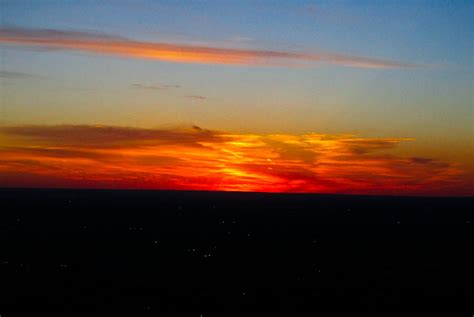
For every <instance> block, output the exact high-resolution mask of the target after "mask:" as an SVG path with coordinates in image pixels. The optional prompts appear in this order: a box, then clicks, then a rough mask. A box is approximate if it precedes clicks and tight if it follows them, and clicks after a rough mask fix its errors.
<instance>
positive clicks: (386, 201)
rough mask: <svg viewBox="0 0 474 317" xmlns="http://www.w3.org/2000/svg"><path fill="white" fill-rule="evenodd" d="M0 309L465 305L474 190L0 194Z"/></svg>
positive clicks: (472, 294)
mask: <svg viewBox="0 0 474 317" xmlns="http://www.w3.org/2000/svg"><path fill="white" fill-rule="evenodd" d="M0 210H1V212H0V281H1V282H0V291H1V293H2V294H3V295H1V296H0V314H2V316H3V314H5V316H8V314H7V312H46V311H53V312H73V311H77V312H94V311H99V312H111V311H120V312H123V311H129V312H134V314H137V313H141V312H143V313H147V312H150V313H153V312H163V311H168V312H196V313H197V315H196V316H199V314H203V316H206V313H208V312H222V311H224V312H232V311H243V312H246V311H250V312H261V311H266V312H268V311H270V312H275V311H288V312H314V311H329V312H332V311H346V312H347V311H358V312H365V311H371V312H375V311H378V312H407V311H409V312H472V311H473V310H474V288H473V285H474V273H473V268H474V259H473V257H472V246H473V242H474V227H473V226H474V213H473V210H474V198H468V197H466V198H440V197H380V196H344V195H310V194H263V193H229V192H180V191H124V190H53V189H1V190H0Z"/></svg>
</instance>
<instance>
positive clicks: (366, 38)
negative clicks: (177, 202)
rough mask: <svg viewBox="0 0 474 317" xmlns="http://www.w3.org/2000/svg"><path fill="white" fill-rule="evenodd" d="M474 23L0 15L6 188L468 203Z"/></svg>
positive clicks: (473, 139)
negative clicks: (439, 198)
mask: <svg viewBox="0 0 474 317" xmlns="http://www.w3.org/2000/svg"><path fill="white" fill-rule="evenodd" d="M473 6H474V5H473V2H472V1H383V2H380V1H180V2H176V1H114V2H110V1H86V0H85V1H7V0H0V24H1V25H0V103H1V109H0V111H1V112H0V186H2V187H80V188H147V189H148V188H152V189H186V190H237V191H268V192H315V193H319V192H320V193H348V194H352V193H354V194H401V195H473V194H474V129H473V126H474V113H473V104H474V102H473V101H474V89H473V79H474V78H473V77H474V68H473V61H472V56H473V55H474V45H473V44H474V41H473V29H474V28H473V23H474V22H472V21H473V20H474V16H473V15H474V14H473V12H474V10H473V9H474V8H473Z"/></svg>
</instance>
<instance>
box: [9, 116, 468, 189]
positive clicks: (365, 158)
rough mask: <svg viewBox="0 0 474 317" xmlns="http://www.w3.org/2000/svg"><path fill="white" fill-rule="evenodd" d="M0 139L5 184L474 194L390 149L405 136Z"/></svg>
mask: <svg viewBox="0 0 474 317" xmlns="http://www.w3.org/2000/svg"><path fill="white" fill-rule="evenodd" d="M0 138H1V139H2V140H3V142H2V143H3V144H4V145H3V146H0V186H4V187H5V186H8V187H15V186H20V187H23V186H27V187H36V186H40V187H86V188H153V189H189V190H224V191H264V192H317V193H357V194H443V193H444V194H447V193H449V194H453V193H455V194H466V193H468V192H469V191H472V189H469V187H466V185H465V184H464V183H463V172H462V171H461V170H459V169H458V168H457V167H456V166H455V165H453V164H449V163H447V162H440V161H437V160H435V159H432V158H423V157H402V156H397V155H393V154H390V153H388V152H389V151H390V150H391V149H393V148H394V147H396V146H397V145H398V144H399V143H400V142H403V141H410V139H397V138H384V139H373V138H371V139H364V138H357V137H355V136H348V135H344V136H338V135H335V136H328V135H324V134H315V133H311V134H303V135H290V134H269V135H259V134H235V133H229V132H225V131H211V130H205V129H202V128H199V127H192V128H189V129H166V130H158V129H137V128H124V127H109V126H68V125H64V126H19V127H3V128H0ZM463 186H464V187H463ZM470 194H472V192H470Z"/></svg>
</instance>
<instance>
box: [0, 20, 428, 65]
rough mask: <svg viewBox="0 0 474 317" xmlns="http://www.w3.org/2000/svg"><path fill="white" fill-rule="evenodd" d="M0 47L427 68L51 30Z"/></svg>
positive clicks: (22, 32) (12, 36)
mask: <svg viewBox="0 0 474 317" xmlns="http://www.w3.org/2000/svg"><path fill="white" fill-rule="evenodd" d="M0 43H4V44H11V45H17V46H22V47H30V48H31V47H36V48H42V49H62V50H71V51H81V52H90V53H96V54H107V55H117V56H124V57H131V58H144V59H156V60H161V61H168V62H181V63H201V64H227V65H279V66H311V65H315V64H317V63H329V64H336V65H341V66H347V67H360V68H413V67H423V65H417V64H413V63H406V62H398V61H389V60H383V59H377V58H371V57H361V56H352V55H345V54H335V53H310V52H293V51H276V50H256V49H236V48H223V47H212V46H204V45H190V44H175V43H164V42H145V41H135V40H131V39H127V38H124V37H118V36H112V35H108V34H102V33H94V32H79V31H64V30H51V29H26V28H12V27H4V28H0Z"/></svg>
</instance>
